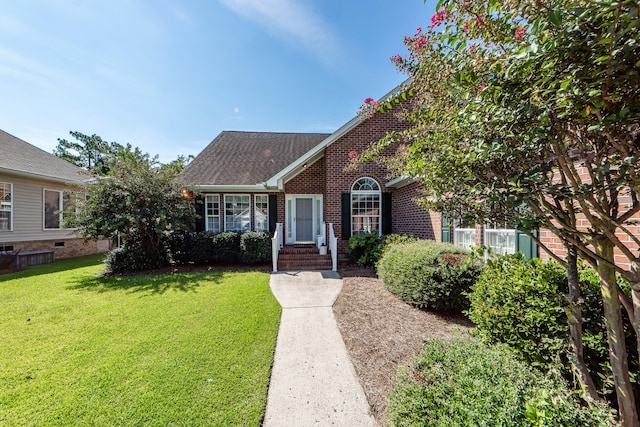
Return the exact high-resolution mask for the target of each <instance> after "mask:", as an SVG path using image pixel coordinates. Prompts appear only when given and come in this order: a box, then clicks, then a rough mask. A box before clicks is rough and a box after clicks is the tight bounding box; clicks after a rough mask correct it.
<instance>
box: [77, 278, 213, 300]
mask: <svg viewBox="0 0 640 427" xmlns="http://www.w3.org/2000/svg"><path fill="white" fill-rule="evenodd" d="M223 276H224V273H223V272H212V273H180V274H159V275H149V276H121V277H103V276H97V277H86V276H85V277H79V278H76V279H74V280H72V284H71V286H69V287H68V289H81V290H87V291H94V292H98V293H102V292H108V291H117V290H125V291H128V292H130V293H141V294H147V295H161V294H164V293H165V292H167V291H181V292H196V291H197V289H198V288H199V287H200V286H201V285H202V284H203V282H207V283H215V284H217V283H220V282H222V279H223Z"/></svg>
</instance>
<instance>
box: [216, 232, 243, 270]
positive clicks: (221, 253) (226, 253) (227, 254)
mask: <svg viewBox="0 0 640 427" xmlns="http://www.w3.org/2000/svg"><path fill="white" fill-rule="evenodd" d="M212 241H213V259H212V261H213V262H215V263H220V264H235V263H237V262H239V261H240V233H238V232H235V231H225V232H223V233H218V234H214V235H213V237H212Z"/></svg>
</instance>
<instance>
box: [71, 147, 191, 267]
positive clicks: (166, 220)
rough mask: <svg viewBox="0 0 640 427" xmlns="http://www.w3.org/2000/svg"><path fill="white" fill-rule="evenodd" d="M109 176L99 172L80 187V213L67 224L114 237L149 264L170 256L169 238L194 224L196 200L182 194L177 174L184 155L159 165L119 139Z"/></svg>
mask: <svg viewBox="0 0 640 427" xmlns="http://www.w3.org/2000/svg"><path fill="white" fill-rule="evenodd" d="M118 147H119V148H118V150H116V151H114V154H113V157H112V158H111V160H110V164H109V173H108V175H107V176H101V177H96V179H95V180H94V181H93V182H92V183H90V184H87V185H86V186H85V187H84V188H83V189H82V191H81V194H85V195H86V197H84V198H80V199H81V200H80V202H79V205H80V206H79V209H78V210H77V212H78V213H77V214H76V215H74V216H68V217H69V223H68V226H72V227H76V228H77V229H78V232H79V233H80V234H81V235H82V236H83V237H85V238H86V239H99V238H107V239H114V238H116V237H117V236H121V237H122V239H124V245H125V247H127V248H128V249H129V250H132V251H135V253H136V255H139V256H140V257H142V259H145V260H146V262H145V264H146V265H147V266H151V267H161V266H163V265H165V264H166V263H167V262H168V258H167V253H166V249H165V245H164V243H165V238H166V237H167V236H168V235H169V234H170V233H172V232H174V231H180V230H188V229H191V227H192V226H193V219H194V217H195V211H194V207H193V203H192V202H191V201H189V200H188V199H185V198H184V197H183V190H184V188H185V187H184V185H181V184H180V183H179V182H177V181H176V174H177V172H178V171H179V170H180V169H181V167H178V166H176V164H177V163H179V164H180V165H183V164H184V161H185V158H182V157H181V158H179V159H178V160H177V161H175V162H172V163H170V164H169V165H168V166H167V165H161V164H159V163H158V161H157V157H156V158H151V157H150V156H149V155H148V154H146V153H143V152H142V151H141V150H140V149H139V148H133V147H132V146H131V145H130V144H128V145H126V146H122V145H118Z"/></svg>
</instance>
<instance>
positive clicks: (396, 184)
mask: <svg viewBox="0 0 640 427" xmlns="http://www.w3.org/2000/svg"><path fill="white" fill-rule="evenodd" d="M413 182H415V179H414V178H409V177H408V176H399V177H397V178H394V179H392V180H391V181H389V182H387V183H386V184H385V185H384V186H385V187H387V188H402V187H406V186H407V185H409V184H412V183H413Z"/></svg>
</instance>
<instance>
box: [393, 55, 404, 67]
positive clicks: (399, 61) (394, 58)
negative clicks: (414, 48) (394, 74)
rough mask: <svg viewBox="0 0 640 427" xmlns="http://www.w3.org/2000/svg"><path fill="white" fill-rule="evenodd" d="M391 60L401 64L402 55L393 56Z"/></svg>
mask: <svg viewBox="0 0 640 427" xmlns="http://www.w3.org/2000/svg"><path fill="white" fill-rule="evenodd" d="M391 62H393V63H394V64H396V65H398V64H400V63H401V62H402V56H400V55H396V56H392V57H391Z"/></svg>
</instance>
